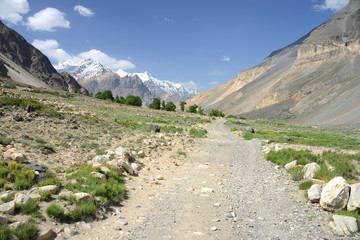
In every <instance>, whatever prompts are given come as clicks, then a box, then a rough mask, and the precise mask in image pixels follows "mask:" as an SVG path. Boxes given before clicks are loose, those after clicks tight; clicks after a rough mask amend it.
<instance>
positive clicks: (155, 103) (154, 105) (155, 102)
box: [149, 98, 161, 110]
mask: <svg viewBox="0 0 360 240" xmlns="http://www.w3.org/2000/svg"><path fill="white" fill-rule="evenodd" d="M160 105H161V101H160V99H159V98H154V100H153V102H152V103H150V104H149V108H152V109H157V110H160Z"/></svg>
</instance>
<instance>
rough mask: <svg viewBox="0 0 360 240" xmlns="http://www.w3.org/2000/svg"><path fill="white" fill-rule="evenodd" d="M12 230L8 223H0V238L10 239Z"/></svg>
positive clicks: (2, 239)
mask: <svg viewBox="0 0 360 240" xmlns="http://www.w3.org/2000/svg"><path fill="white" fill-rule="evenodd" d="M11 235H12V231H11V228H10V227H9V226H8V225H0V240H8V239H11Z"/></svg>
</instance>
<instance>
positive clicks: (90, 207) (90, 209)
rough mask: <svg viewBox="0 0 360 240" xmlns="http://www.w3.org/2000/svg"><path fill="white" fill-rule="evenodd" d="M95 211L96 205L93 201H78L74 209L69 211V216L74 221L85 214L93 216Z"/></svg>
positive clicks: (85, 215)
mask: <svg viewBox="0 0 360 240" xmlns="http://www.w3.org/2000/svg"><path fill="white" fill-rule="evenodd" d="M95 212H96V206H95V204H94V203H93V202H91V201H87V202H79V203H78V205H77V206H76V207H75V209H74V210H72V211H71V212H70V216H71V218H72V219H73V220H74V221H79V220H82V219H84V218H85V217H87V216H93V215H94V214H95Z"/></svg>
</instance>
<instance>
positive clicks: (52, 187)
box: [38, 185, 58, 194]
mask: <svg viewBox="0 0 360 240" xmlns="http://www.w3.org/2000/svg"><path fill="white" fill-rule="evenodd" d="M57 190H58V187H57V186H56V185H47V186H43V187H39V189H38V192H42V191H50V192H51V193H52V194H55V193H56V192H57Z"/></svg>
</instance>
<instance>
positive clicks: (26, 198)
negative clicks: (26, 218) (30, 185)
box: [14, 193, 31, 205]
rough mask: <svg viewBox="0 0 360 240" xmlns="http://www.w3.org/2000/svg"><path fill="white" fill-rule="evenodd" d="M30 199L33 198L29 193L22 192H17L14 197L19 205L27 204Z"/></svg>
mask: <svg viewBox="0 0 360 240" xmlns="http://www.w3.org/2000/svg"><path fill="white" fill-rule="evenodd" d="M30 200H31V198H30V197H29V196H28V195H25V194H22V193H17V194H15V198H14V202H15V204H19V205H21V204H25V203H27V202H28V201H30Z"/></svg>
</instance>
